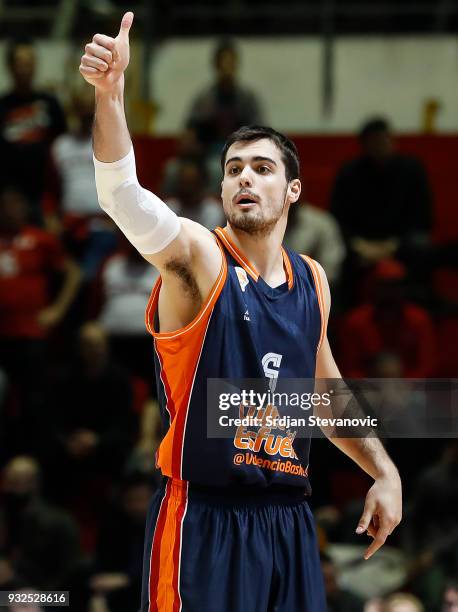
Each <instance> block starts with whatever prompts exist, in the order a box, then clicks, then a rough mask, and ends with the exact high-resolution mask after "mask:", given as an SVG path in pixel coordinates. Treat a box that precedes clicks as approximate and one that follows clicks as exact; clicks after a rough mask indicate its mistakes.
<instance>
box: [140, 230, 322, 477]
mask: <svg viewBox="0 0 458 612" xmlns="http://www.w3.org/2000/svg"><path fill="white" fill-rule="evenodd" d="M215 235H216V239H217V242H218V245H219V247H220V249H221V252H222V255H223V257H222V266H221V270H220V273H219V276H218V278H217V280H216V282H215V284H214V286H213V288H212V290H211V292H210V294H209V296H208V298H207V300H206V301H205V303H204V304H203V305H202V307H201V309H200V312H199V313H198V315H197V316H196V317H195V319H194V320H193V321H192V322H191V323H189V325H186V326H185V327H184V328H182V329H179V330H177V331H174V332H166V333H158V332H157V331H156V329H157V316H156V315H157V304H158V298H159V291H160V287H161V279H160V278H159V279H158V281H157V283H156V285H155V287H154V289H153V292H152V294H151V298H150V301H149V304H148V307H147V310H146V325H147V328H148V331H149V332H150V333H151V334H152V335H153V337H154V345H155V365H156V378H157V385H158V397H159V404H160V409H161V416H162V421H163V428H164V431H165V435H164V438H163V440H162V443H161V445H160V447H159V449H158V452H157V465H158V466H159V468H160V469H161V472H162V474H163V475H164V476H167V477H170V478H175V479H178V480H186V481H189V482H191V483H196V484H201V485H206V486H219V487H221V486H231V485H234V486H235V485H237V486H239V485H242V486H243V485H253V486H259V487H266V486H270V485H273V484H275V485H291V486H299V487H305V488H307V489H308V487H309V485H308V478H307V468H308V456H309V448H310V440H309V439H299V438H296V439H295V440H294V441H293V442H292V441H291V440H289V439H287V438H288V435H287V433H285V432H284V431H283V432H281V431H280V430H276V431H275V432H272V434H275V435H272V436H271V440H270V442H269V443H270V444H271V446H272V444H273V445H274V448H273V449H272V447H271V448H270V449H269V452H268V453H266V452H265V451H266V449H265V448H263V447H262V444H261V445H259V444H258V445H257V446H256V447H253V445H251V446H250V447H248V446H247V445H245V446H244V442H243V441H242V440H239V439H237V437H234V438H233V439H221V438H219V439H212V438H210V437H208V436H207V379H208V378H226V379H249V378H252V379H266V377H272V376H275V377H281V378H309V379H310V378H314V377H315V364H316V354H317V351H318V349H319V347H320V344H321V342H322V340H323V336H324V333H325V325H324V316H323V315H322V310H323V295H322V290H321V285H320V276H319V272H318V269H317V266H316V264H315V262H314V261H313V260H311V259H310V258H308V257H304V256H301V255H298V254H297V253H294V252H292V251H290V250H286V249H282V254H283V261H284V268H285V271H286V275H287V281H286V282H285V283H283V284H282V285H280V286H278V287H275V288H272V287H270V286H269V285H268V284H267V283H266V282H265V281H264V280H263V279H262V278H261V277H260V276H259V274H258V273H257V271H256V269H255V268H254V266H253V265H252V264H250V262H249V261H248V260H247V259H246V258H245V256H244V255H243V253H241V252H240V251H239V250H238V249H237V247H236V246H235V245H234V244H233V242H232V241H231V240H230V238H229V236H228V234H227V233H226V231H225V230H224V229H221V228H216V230H215ZM264 443H267V441H266V440H265V441H264ZM273 451H278V452H273ZM236 455H238V456H242V457H243V461H242V462H238V460H237V457H236Z"/></svg>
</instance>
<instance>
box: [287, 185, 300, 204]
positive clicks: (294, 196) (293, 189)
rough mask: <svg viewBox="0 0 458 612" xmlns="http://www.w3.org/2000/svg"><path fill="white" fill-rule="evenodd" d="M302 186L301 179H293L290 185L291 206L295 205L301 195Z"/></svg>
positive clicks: (289, 197) (289, 198)
mask: <svg viewBox="0 0 458 612" xmlns="http://www.w3.org/2000/svg"><path fill="white" fill-rule="evenodd" d="M301 190H302V185H301V182H300V180H299V179H293V180H292V181H291V182H290V183H289V185H288V200H289V202H290V204H294V202H297V201H298V199H299V196H300V195H301Z"/></svg>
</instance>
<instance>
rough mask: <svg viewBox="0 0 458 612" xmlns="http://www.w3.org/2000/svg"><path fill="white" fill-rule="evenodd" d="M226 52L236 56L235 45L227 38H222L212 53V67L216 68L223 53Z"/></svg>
mask: <svg viewBox="0 0 458 612" xmlns="http://www.w3.org/2000/svg"><path fill="white" fill-rule="evenodd" d="M228 51H229V52H230V53H233V54H234V55H235V56H237V47H236V46H235V43H234V42H233V41H232V40H230V39H229V38H223V39H222V40H220V41H219V43H218V44H217V45H216V48H215V51H214V53H213V65H214V66H215V67H218V64H219V62H220V60H221V56H222V55H223V54H224V53H227V52H228Z"/></svg>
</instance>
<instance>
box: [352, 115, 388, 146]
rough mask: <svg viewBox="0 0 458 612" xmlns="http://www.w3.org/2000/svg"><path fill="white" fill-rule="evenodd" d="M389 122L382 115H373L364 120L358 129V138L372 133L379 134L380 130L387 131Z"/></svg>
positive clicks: (361, 138)
mask: <svg viewBox="0 0 458 612" xmlns="http://www.w3.org/2000/svg"><path fill="white" fill-rule="evenodd" d="M389 131H390V124H389V123H388V121H387V120H386V119H384V118H383V117H373V118H372V119H369V121H366V123H364V124H363V126H362V127H361V129H360V130H359V139H360V140H364V139H365V138H367V136H372V134H380V132H389Z"/></svg>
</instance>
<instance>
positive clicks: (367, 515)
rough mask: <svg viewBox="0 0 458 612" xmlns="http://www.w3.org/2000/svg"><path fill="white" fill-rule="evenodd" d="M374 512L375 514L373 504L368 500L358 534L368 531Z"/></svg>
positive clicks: (357, 530)
mask: <svg viewBox="0 0 458 612" xmlns="http://www.w3.org/2000/svg"><path fill="white" fill-rule="evenodd" d="M373 514H374V507H373V504H371V503H370V502H367V501H366V504H365V505H364V511H363V513H362V515H361V518H360V519H359V523H358V527H357V528H356V533H357V534H361V533H364V532H365V531H367V528H368V527H369V523H370V522H371V519H372V515H373Z"/></svg>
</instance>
